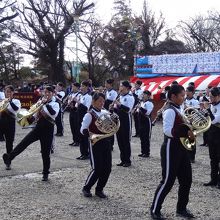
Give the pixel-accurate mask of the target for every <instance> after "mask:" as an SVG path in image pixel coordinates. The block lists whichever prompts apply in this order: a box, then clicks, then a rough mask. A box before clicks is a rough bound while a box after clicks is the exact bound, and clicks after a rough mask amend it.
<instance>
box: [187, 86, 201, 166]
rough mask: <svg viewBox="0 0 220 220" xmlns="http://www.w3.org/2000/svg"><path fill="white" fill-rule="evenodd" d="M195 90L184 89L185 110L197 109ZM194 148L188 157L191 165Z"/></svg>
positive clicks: (193, 160)
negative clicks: (189, 108)
mask: <svg viewBox="0 0 220 220" xmlns="http://www.w3.org/2000/svg"><path fill="white" fill-rule="evenodd" d="M194 94H195V88H194V87H193V86H188V87H187V88H186V99H185V102H184V107H185V109H186V108H188V107H192V108H196V109H199V101H198V100H197V99H195V98H194ZM195 155H196V146H194V147H193V150H192V151H189V157H190V161H191V163H195Z"/></svg>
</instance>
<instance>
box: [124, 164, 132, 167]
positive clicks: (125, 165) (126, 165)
mask: <svg viewBox="0 0 220 220" xmlns="http://www.w3.org/2000/svg"><path fill="white" fill-rule="evenodd" d="M130 166H131V163H124V164H123V167H130Z"/></svg>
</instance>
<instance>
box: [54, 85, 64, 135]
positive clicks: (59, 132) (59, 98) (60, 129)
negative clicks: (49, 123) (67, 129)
mask: <svg viewBox="0 0 220 220" xmlns="http://www.w3.org/2000/svg"><path fill="white" fill-rule="evenodd" d="M55 95H56V96H55V98H56V102H57V103H58V104H59V107H60V110H59V113H58V115H57V117H56V119H55V122H56V127H57V132H56V134H55V136H57V137H61V136H63V112H61V105H62V103H63V102H62V101H63V98H64V96H65V92H64V91H63V83H61V82H59V83H57V85H56V90H55Z"/></svg>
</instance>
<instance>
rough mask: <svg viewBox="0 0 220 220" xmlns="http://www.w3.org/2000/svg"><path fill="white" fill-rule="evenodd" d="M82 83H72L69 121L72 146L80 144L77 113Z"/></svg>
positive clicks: (69, 100)
mask: <svg viewBox="0 0 220 220" xmlns="http://www.w3.org/2000/svg"><path fill="white" fill-rule="evenodd" d="M80 96H81V92H80V84H79V83H77V82H75V83H72V92H71V94H70V96H69V99H68V104H67V105H68V106H69V107H70V114H69V122H70V129H71V132H72V137H73V142H72V143H71V144H69V145H70V146H79V136H80V134H79V128H78V114H77V101H79V100H80Z"/></svg>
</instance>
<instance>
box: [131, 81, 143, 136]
mask: <svg viewBox="0 0 220 220" xmlns="http://www.w3.org/2000/svg"><path fill="white" fill-rule="evenodd" d="M141 85H142V81H141V80H137V81H136V83H135V90H134V91H133V96H134V106H136V105H138V103H140V101H141V99H142V95H143V91H142V89H141ZM133 117H134V127H135V135H133V136H132V137H139V136H140V134H139V131H140V129H139V119H138V112H137V111H133Z"/></svg>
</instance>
